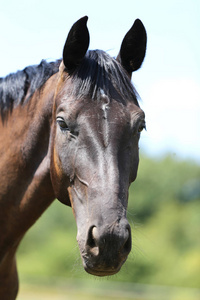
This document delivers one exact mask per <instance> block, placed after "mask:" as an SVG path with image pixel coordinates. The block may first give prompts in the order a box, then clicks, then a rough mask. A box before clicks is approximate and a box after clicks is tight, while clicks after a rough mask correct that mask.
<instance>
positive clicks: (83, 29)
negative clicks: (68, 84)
mask: <svg viewBox="0 0 200 300" xmlns="http://www.w3.org/2000/svg"><path fill="white" fill-rule="evenodd" d="M87 20H88V17H87V16H85V17H83V18H81V19H80V20H78V21H77V22H76V23H75V24H74V25H73V26H72V28H71V30H70V32H69V34H68V37H67V40H66V42H65V46H64V49H63V62H64V65H65V67H66V69H67V71H68V72H69V73H72V72H73V71H74V70H75V69H76V67H77V66H78V65H79V64H80V62H81V61H82V59H83V58H84V56H85V54H86V52H87V49H88V47H89V40H90V36H89V31H88V29H87Z"/></svg>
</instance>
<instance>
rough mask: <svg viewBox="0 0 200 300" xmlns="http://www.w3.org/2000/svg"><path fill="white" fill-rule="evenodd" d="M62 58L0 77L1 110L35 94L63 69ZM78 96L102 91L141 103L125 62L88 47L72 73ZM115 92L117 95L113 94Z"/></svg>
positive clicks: (93, 96) (94, 95)
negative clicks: (127, 72)
mask: <svg viewBox="0 0 200 300" xmlns="http://www.w3.org/2000/svg"><path fill="white" fill-rule="evenodd" d="M60 62H61V60H57V61H56V62H51V63H47V62H46V61H45V60H42V61H41V63H40V64H39V65H34V66H29V67H26V68H25V69H24V70H22V71H18V72H17V73H13V74H10V75H8V76H6V77H5V78H0V114H1V117H2V118H3V117H5V116H6V114H7V113H8V112H9V111H12V109H13V108H14V107H16V106H18V105H19V104H23V103H24V99H25V98H26V101H28V99H30V98H31V96H32V95H33V93H34V92H35V91H36V90H37V89H39V88H41V87H42V85H43V84H44V83H45V82H46V81H47V80H48V79H49V78H50V77H51V76H52V75H53V74H55V73H57V72H58V70H59V65H60ZM71 77H72V81H73V90H71V91H70V94H73V96H74V97H75V98H85V97H88V96H89V97H90V98H91V99H93V100H94V99H97V100H98V99H100V98H101V95H102V92H103V93H104V94H106V95H107V96H110V97H112V96H113V98H115V99H116V100H118V101H122V99H123V100H124V101H126V99H127V100H129V101H130V100H131V99H132V100H133V101H134V102H135V103H136V104H137V105H138V101H137V92H136V90H135V89H134V87H133V85H132V84H131V82H130V79H129V78H128V75H127V74H126V73H125V71H124V69H123V68H122V66H121V65H120V64H119V63H118V62H117V61H116V60H115V59H114V58H112V57H110V56H109V55H108V54H107V53H106V52H104V51H100V50H93V51H88V52H87V54H86V56H85V58H84V59H83V61H82V63H81V64H80V66H79V67H78V68H77V70H76V71H75V72H74V73H73V74H72V75H71ZM113 91H114V92H115V95H112V94H113ZM27 93H28V94H27Z"/></svg>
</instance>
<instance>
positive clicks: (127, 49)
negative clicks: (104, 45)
mask: <svg viewBox="0 0 200 300" xmlns="http://www.w3.org/2000/svg"><path fill="white" fill-rule="evenodd" d="M146 43H147V34H146V30H145V27H144V25H143V24H142V22H141V21H140V20H139V19H137V20H135V22H134V24H133V26H132V27H131V29H130V30H129V31H128V32H127V34H126V35H125V37H124V39H123V41H122V44H121V49H120V52H119V54H118V56H117V60H118V61H119V62H120V63H121V64H122V66H123V67H124V69H125V70H126V71H127V72H128V73H129V75H130V76H131V74H132V72H134V71H136V70H138V69H139V68H140V67H141V65H142V62H143V60H144V57H145V53H146Z"/></svg>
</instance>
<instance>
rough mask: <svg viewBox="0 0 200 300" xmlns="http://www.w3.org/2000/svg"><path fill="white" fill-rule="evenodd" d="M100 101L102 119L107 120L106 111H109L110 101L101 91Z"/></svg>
mask: <svg viewBox="0 0 200 300" xmlns="http://www.w3.org/2000/svg"><path fill="white" fill-rule="evenodd" d="M101 101H102V107H101V109H102V110H103V112H104V119H107V110H108V109H109V104H110V99H109V98H108V96H107V95H106V94H105V93H104V91H103V90H101Z"/></svg>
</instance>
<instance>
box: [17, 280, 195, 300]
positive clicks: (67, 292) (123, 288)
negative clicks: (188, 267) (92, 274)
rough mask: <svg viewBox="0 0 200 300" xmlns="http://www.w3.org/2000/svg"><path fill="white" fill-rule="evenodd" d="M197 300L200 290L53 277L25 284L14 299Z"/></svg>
mask: <svg viewBox="0 0 200 300" xmlns="http://www.w3.org/2000/svg"><path fill="white" fill-rule="evenodd" d="M46 299H48V300H86V299H87V300H92V299H95V300H96V299H97V300H98V299H104V300H113V299H116V300H128V299H133V300H198V299H200V290H198V289H191V288H190V289H189V288H178V287H169V286H168V287H166V286H154V285H143V284H134V283H119V282H110V281H109V280H106V281H105V280H98V279H96V280H95V279H92V280H71V279H67V280H65V279H58V278H56V279H55V278H52V279H51V280H50V281H49V279H48V282H45V280H42V281H40V282H39V281H38V282H36V281H35V282H34V283H33V284H30V283H29V284H24V285H22V287H21V288H20V293H19V296H18V298H17V300H46Z"/></svg>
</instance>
